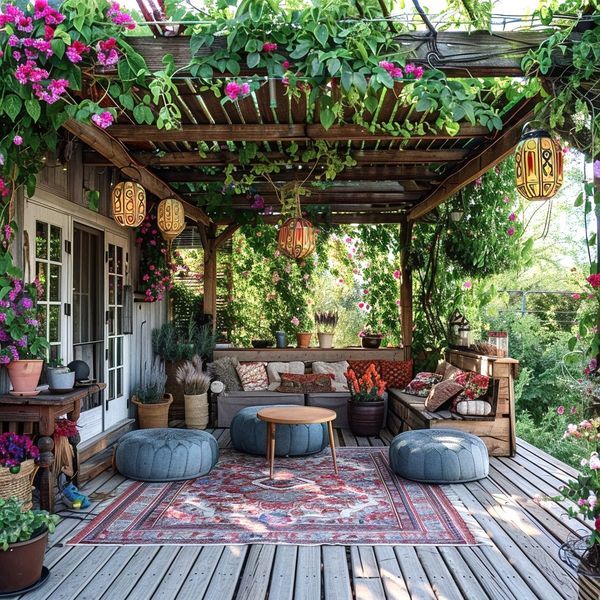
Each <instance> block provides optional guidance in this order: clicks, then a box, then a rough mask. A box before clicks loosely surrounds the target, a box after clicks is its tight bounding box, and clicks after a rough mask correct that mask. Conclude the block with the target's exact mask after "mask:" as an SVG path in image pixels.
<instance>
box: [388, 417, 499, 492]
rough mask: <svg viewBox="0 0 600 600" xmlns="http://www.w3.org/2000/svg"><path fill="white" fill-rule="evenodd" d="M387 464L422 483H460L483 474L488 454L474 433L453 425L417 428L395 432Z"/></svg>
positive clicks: (402, 475)
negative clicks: (396, 433) (452, 427)
mask: <svg viewBox="0 0 600 600" xmlns="http://www.w3.org/2000/svg"><path fill="white" fill-rule="evenodd" d="M390 466H391V468H392V471H394V473H397V474H398V475H400V476H401V477H404V478H405V479H411V480H412V481H419V482H422V483H464V482H466V481H475V480H476V479H482V478H483V477H487V475H488V472H489V468H490V465H489V455H488V451H487V448H486V445H485V444H484V443H483V441H482V440H481V439H479V438H478V437H477V436H475V435H472V434H470V433H466V432H464V431H458V430H456V429H419V430H415V431H406V432H404V433H401V434H400V435H397V436H396V437H395V438H394V439H393V440H392V443H391V444H390Z"/></svg>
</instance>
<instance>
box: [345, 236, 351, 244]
mask: <svg viewBox="0 0 600 600" xmlns="http://www.w3.org/2000/svg"><path fill="white" fill-rule="evenodd" d="M344 241H345V242H346V244H351V243H352V238H351V237H346V239H345V240H344Z"/></svg>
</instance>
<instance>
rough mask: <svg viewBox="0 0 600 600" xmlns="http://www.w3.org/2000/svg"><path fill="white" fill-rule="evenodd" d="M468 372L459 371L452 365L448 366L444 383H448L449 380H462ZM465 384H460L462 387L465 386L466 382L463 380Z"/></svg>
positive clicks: (448, 364)
mask: <svg viewBox="0 0 600 600" xmlns="http://www.w3.org/2000/svg"><path fill="white" fill-rule="evenodd" d="M466 373H467V371H463V370H462V369H459V368H458V367H455V366H454V365H451V364H450V363H447V364H446V369H445V370H444V381H446V380H447V379H450V380H451V381H455V380H456V379H457V378H460V377H461V376H462V375H466ZM462 381H463V383H461V381H459V383H460V384H461V385H464V380H462Z"/></svg>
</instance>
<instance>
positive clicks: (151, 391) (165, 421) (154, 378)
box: [131, 357, 173, 429]
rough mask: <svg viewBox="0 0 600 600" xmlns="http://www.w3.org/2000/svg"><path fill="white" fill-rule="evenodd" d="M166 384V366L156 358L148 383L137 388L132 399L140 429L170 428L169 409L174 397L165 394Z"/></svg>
mask: <svg viewBox="0 0 600 600" xmlns="http://www.w3.org/2000/svg"><path fill="white" fill-rule="evenodd" d="M166 383H167V376H166V374H165V367H164V364H163V362H162V361H161V360H160V358H159V357H156V358H155V359H154V364H153V366H152V369H151V371H150V374H149V375H148V376H147V378H146V381H145V382H144V383H143V384H142V385H141V386H140V387H138V388H137V390H136V392H135V394H134V395H133V397H132V398H131V401H132V402H133V404H135V405H136V406H137V411H138V422H139V426H140V429H153V428H158V427H168V426H169V407H170V406H171V403H172V402H173V396H172V395H171V394H165V385H166Z"/></svg>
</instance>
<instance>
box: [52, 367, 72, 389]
mask: <svg viewBox="0 0 600 600" xmlns="http://www.w3.org/2000/svg"><path fill="white" fill-rule="evenodd" d="M46 380H47V381H48V386H49V387H50V391H51V392H70V391H71V390H72V389H73V386H74V385H75V371H69V369H68V368H66V367H58V368H52V367H46Z"/></svg>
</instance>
